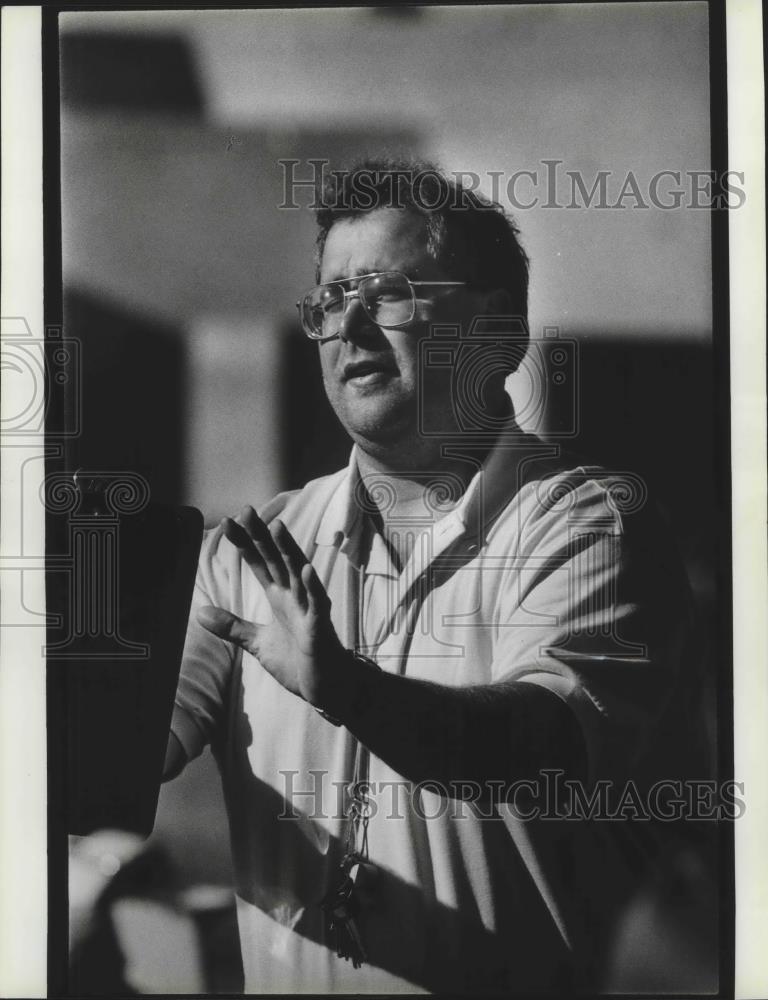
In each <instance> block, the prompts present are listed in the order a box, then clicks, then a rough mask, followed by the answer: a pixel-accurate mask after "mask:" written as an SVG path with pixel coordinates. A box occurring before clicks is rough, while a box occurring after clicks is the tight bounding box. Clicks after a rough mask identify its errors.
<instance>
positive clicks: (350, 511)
mask: <svg viewBox="0 0 768 1000" xmlns="http://www.w3.org/2000/svg"><path fill="white" fill-rule="evenodd" d="M462 451H464V453H465V454H471V449H469V448H467V447H466V445H464V443H463V442H462V441H457V443H456V447H455V449H454V452H455V454H456V455H460V454H462ZM557 451H558V450H557V447H556V446H555V445H548V444H546V443H545V442H543V441H541V440H540V439H539V438H537V437H535V436H534V435H533V434H527V433H525V432H524V431H522V430H521V428H520V427H519V426H518V425H517V423H516V421H515V418H514V416H511V417H510V418H509V420H508V421H507V422H506V423H505V424H504V426H503V428H502V430H501V432H500V434H499V436H498V438H497V440H496V442H495V444H494V446H493V447H492V448H491V450H490V451H489V452H488V454H487V455H486V456H485V459H484V461H483V462H482V465H481V466H480V468H479V469H478V470H477V472H476V473H475V475H474V476H473V477H472V479H471V480H470V482H469V485H468V486H467V489H466V490H465V491H464V494H463V496H462V498H461V500H460V501H459V503H458V504H457V505H456V507H454V508H453V510H452V511H449V513H448V514H446V515H445V517H444V518H441V520H440V521H439V522H438V524H440V525H441V526H442V532H444V533H445V534H446V535H448V536H450V538H451V539H452V540H453V539H456V538H459V537H461V536H462V535H464V534H467V535H469V536H470V537H473V538H474V537H479V536H482V535H483V534H484V533H486V532H487V529H488V528H489V526H490V524H491V523H492V522H493V521H494V520H495V519H496V517H497V516H498V515H499V514H500V513H501V511H502V510H503V509H504V507H505V506H506V505H507V504H508V503H509V501H510V500H511V499H512V497H513V496H514V495H515V494H516V493H517V492H518V490H519V489H520V488H521V486H522V485H523V484H524V482H525V481H526V480H527V479H528V478H530V474H531V471H530V470H531V469H532V467H533V463H532V461H531V460H532V459H536V460H537V462H536V465H537V466H538V467H539V468H540V464H539V463H540V462H541V460H542V459H544V460H546V459H548V458H551V457H555V455H556V454H557ZM357 455H358V446H357V445H354V446H353V448H352V452H351V455H350V458H349V463H348V465H347V468H346V470H345V472H344V475H343V477H342V478H341V480H340V482H339V484H338V485H337V487H336V489H335V490H334V492H333V494H332V496H331V498H330V501H329V502H328V505H327V507H326V508H325V511H324V512H323V515H322V517H321V520H320V524H319V526H318V530H317V534H316V542H317V544H318V545H338V546H339V547H340V548H341V549H342V550H348V549H349V548H350V546H351V543H352V542H353V541H354V540H359V536H360V530H361V528H362V511H361V509H360V505H359V503H358V502H357V498H356V492H357V489H358V486H359V483H360V470H359V468H358V464H357Z"/></svg>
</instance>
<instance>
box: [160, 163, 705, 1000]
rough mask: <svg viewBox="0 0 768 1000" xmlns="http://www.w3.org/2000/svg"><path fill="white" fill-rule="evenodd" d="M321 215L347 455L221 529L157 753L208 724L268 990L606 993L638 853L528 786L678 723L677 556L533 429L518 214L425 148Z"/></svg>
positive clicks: (175, 764) (636, 747) (252, 951)
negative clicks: (600, 980)
mask: <svg viewBox="0 0 768 1000" xmlns="http://www.w3.org/2000/svg"><path fill="white" fill-rule="evenodd" d="M417 177H418V183H416V181H415V178H417ZM363 182H364V183H363ZM361 192H363V194H366V192H367V196H365V197H364V196H363V195H361ZM446 195H448V197H445V196H446ZM322 204H323V207H321V208H320V210H319V211H318V222H319V226H320V233H319V237H318V258H317V275H316V281H317V287H316V288H314V289H313V290H312V291H311V292H309V293H308V294H307V295H306V296H305V297H304V298H303V299H302V301H301V303H300V311H301V317H302V324H303V327H304V330H305V332H306V333H307V334H308V336H310V337H312V338H313V339H315V340H317V341H318V345H319V356H320V364H321V367H322V373H323V379H324V384H325V388H326V392H327V395H328V398H329V400H330V402H331V405H332V406H333V408H334V410H335V412H336V414H337V416H338V418H339V420H340V421H341V423H342V424H343V426H344V427H345V429H346V430H347V432H348V433H349V435H350V437H351V438H352V439H353V441H354V448H353V451H352V456H351V460H350V463H349V467H348V468H347V469H344V470H342V471H340V472H338V473H336V474H335V475H331V476H327V477H324V478H322V479H319V480H315V481H313V482H311V483H308V484H307V486H306V487H305V488H304V489H303V490H300V491H296V492H294V493H289V494H282V495H280V496H278V497H277V498H276V499H275V500H274V501H273V502H272V503H270V504H269V505H268V506H267V508H266V509H265V510H263V511H262V512H261V516H258V515H257V514H256V513H255V512H254V511H253V509H252V508H250V507H246V508H244V510H243V511H242V512H241V515H240V517H239V518H238V519H237V520H232V519H229V518H227V519H225V520H224V521H223V522H222V525H221V526H220V527H219V528H218V529H216V530H215V531H213V532H211V533H209V536H208V538H207V540H206V542H205V545H204V550H203V554H202V557H201V560H200V569H199V573H198V581H197V586H196V592H195V598H194V604H193V611H192V615H191V620H190V625H189V631H188V636H187V643H186V648H185V656H184V663H183V667H182V673H181V678H180V681H179V688H178V694H177V700H176V708H175V713H174V719H173V724H172V736H171V740H170V744H169V752H168V760H167V767H166V770H167V774H168V775H169V776H170V775H172V774H174V773H177V772H178V770H180V768H181V767H182V766H183V764H184V763H185V762H186V760H188V759H191V758H193V757H194V756H196V755H197V754H198V753H200V751H201V750H202V748H203V746H204V744H205V743H207V742H210V744H211V746H212V749H213V752H214V754H215V756H216V759H217V761H218V764H219V767H220V770H221V774H222V782H223V788H224V794H225V799H226V803H227V809H228V813H229V821H230V829H231V837H232V852H233V862H234V867H235V871H236V883H237V884H236V891H237V905H238V919H239V925H240V936H241V945H242V952H243V963H244V968H245V976H246V990H247V991H249V992H251V991H252V992H306V991H313V992H336V991H340V992H359V993H367V992H385V993H390V992H414V991H439V992H443V991H446V992H477V991H502V992H518V991H519V992H521V993H530V992H532V991H539V990H544V991H552V990H568V989H572V988H575V987H577V986H580V985H584V984H585V983H586V984H588V985H594V979H595V976H596V975H598V973H597V972H596V968H595V967H596V966H599V958H600V948H601V942H602V941H603V938H604V934H603V930H604V928H603V926H602V925H603V924H604V923H605V921H606V920H610V917H611V914H612V912H613V910H612V909H611V899H609V898H608V897H609V896H611V894H612V893H613V895H614V896H615V897H616V898H618V896H619V892H618V890H619V889H620V888H621V887H622V886H623V884H624V882H629V881H631V876H632V872H631V870H629V869H628V866H627V865H626V864H622V855H621V854H620V852H619V850H618V848H617V844H616V843H615V840H616V838H615V837H613V835H612V834H611V836H608V833H606V831H605V830H604V829H603V830H595V829H594V824H588V823H585V822H572V821H571V822H567V821H565V820H556V819H554V820H553V818H552V816H553V815H557V810H558V808H560V807H561V806H563V803H564V800H563V794H562V790H563V787H564V786H562V785H560V786H557V787H556V788H555V789H554V791H553V790H552V788H551V787H550V785H549V784H548V785H547V796H548V801H547V803H546V805H545V806H544V811H546V810H548V811H549V815H548V816H547V817H544V818H541V817H542V815H543V813H542V803H541V800H540V797H539V798H537V795H538V796H540V792H541V780H542V776H543V777H544V779H545V780H546V781H547V782H548V781H549V779H550V778H552V777H553V776H555V775H556V776H558V777H559V778H561V779H562V780H563V781H565V780H566V779H568V780H572V781H582V782H583V781H592V780H594V779H595V778H597V777H601V778H604V777H606V776H608V777H621V776H624V777H626V776H627V775H637V774H639V773H640V768H641V762H642V761H643V759H644V758H647V757H648V749H649V747H650V746H651V745H652V744H657V745H659V744H660V743H661V742H663V741H662V739H661V737H662V734H663V733H664V732H665V722H664V720H665V719H667V718H669V716H670V712H671V711H672V707H671V706H673V705H674V704H675V692H676V690H678V689H679V687H680V686H681V684H683V683H687V681H685V679H684V675H683V673H682V668H681V664H682V663H683V659H682V654H681V650H682V647H683V646H684V644H685V640H686V634H685V629H686V595H685V583H684V580H683V577H682V573H681V571H680V567H679V565H677V563H676V561H675V559H674V557H673V556H671V555H670V553H669V551H668V550H667V548H666V546H665V544H664V542H663V540H662V538H661V535H660V533H659V531H658V529H657V528H656V527H655V526H654V527H652V528H651V529H650V530H643V531H642V532H641V531H640V530H638V537H640V535H641V533H642V539H641V541H640V542H638V543H637V544H636V543H635V542H634V541H633V537H632V531H631V530H630V527H629V525H630V524H631V523H632V522H633V519H634V520H639V519H641V518H644V517H645V516H646V513H647V511H646V510H640V511H639V513H638V515H637V516H635V515H634V514H633V513H632V510H633V506H634V507H635V508H643V506H644V505H643V497H642V496H637V495H636V496H634V497H631V496H630V497H629V498H628V494H627V489H626V485H627V484H626V481H622V480H621V478H620V477H617V476H611V475H610V474H608V473H605V472H602V471H600V470H597V469H594V468H590V467H585V466H583V465H580V464H579V463H578V462H576V461H574V460H570V461H569V460H568V459H565V458H563V457H562V456H560V455H559V453H558V452H559V449H558V448H557V447H554V446H552V445H547V444H544V443H542V442H541V441H539V440H538V439H536V438H533V437H532V436H530V435H526V434H523V433H522V432H521V431H520V430H519V428H518V427H517V425H516V424H515V420H514V415H513V413H512V410H511V405H510V402H509V398H508V397H507V395H506V393H505V390H504V384H505V380H506V378H507V376H508V375H509V373H510V371H512V370H513V369H514V368H515V367H516V366H517V364H519V363H520V359H521V357H522V355H523V354H524V351H525V346H526V336H527V326H526V323H527V318H526V302H527V280H528V269H527V259H526V256H525V254H524V252H523V250H522V248H521V247H520V244H519V242H518V239H517V231H516V229H515V227H514V226H513V225H512V224H511V223H510V222H509V221H508V220H507V219H506V218H505V216H504V214H503V212H502V211H501V210H500V209H499V208H498V207H497V206H494V205H491V204H489V203H487V202H485V201H484V200H483V199H481V198H479V197H478V196H477V195H475V194H473V193H471V192H469V191H467V190H464V189H462V188H461V187H459V186H457V185H456V184H454V183H452V182H449V181H447V180H446V179H445V178H442V177H440V176H439V175H437V174H436V173H435V172H434V171H433V170H432V168H429V167H428V166H426V165H418V164H407V163H394V164H393V163H368V164H364V165H362V166H361V167H359V168H356V169H355V170H353V171H351V172H350V173H348V174H345V175H335V177H334V183H333V185H332V186H329V188H328V189H327V190H326V191H325V192H324V196H323V202H322ZM500 320H501V322H500ZM430 344H432V345H437V347H438V348H439V349H440V350H442V353H440V351H438V355H437V360H435V356H434V354H432V355H428V353H427V352H426V351H425V347H427V346H429V345H430ZM429 358H431V359H432V360H431V361H430V360H429ZM446 366H447V368H446ZM446 373H447V375H448V377H446ZM472 401H474V408H472V407H471V406H470V403H471V402H472ZM468 408H469V409H470V410H471V412H472V413H475V414H477V411H478V409H479V410H480V411H481V416H482V418H483V419H480V420H476V421H475V422H474V423H473V422H471V421H470V423H469V425H468V423H467V419H466V413H467V412H468ZM630 492H631V491H630ZM645 506H646V507H647V505H645ZM649 542H650V543H649ZM674 725H676V726H679V725H680V722H679V717H675V721H674ZM678 735H679V736H682V737H684V734H680V733H678ZM670 764H671V762H670ZM550 792H551V794H550ZM537 817H539V818H537ZM596 862H599V863H600V864H602V865H603V866H604V872H606V873H607V874H605V875H604V877H603V878H602V879H601V878H599V877H597V875H596V872H597V870H598V869H597V867H596ZM630 867H631V866H630ZM614 890H616V891H615V892H614ZM321 904H324V905H321ZM337 952H338V954H337ZM345 958H347V959H349V960H347V961H345V960H344V959H345ZM590 977H591V978H590Z"/></svg>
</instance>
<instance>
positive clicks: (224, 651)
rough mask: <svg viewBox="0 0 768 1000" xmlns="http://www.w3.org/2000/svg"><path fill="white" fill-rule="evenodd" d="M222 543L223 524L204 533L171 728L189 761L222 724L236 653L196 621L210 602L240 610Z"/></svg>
mask: <svg viewBox="0 0 768 1000" xmlns="http://www.w3.org/2000/svg"><path fill="white" fill-rule="evenodd" d="M223 542H224V537H223V532H222V530H221V528H216V529H213V530H210V531H207V532H206V533H205V537H204V539H203V545H202V548H201V552H200V560H199V563H198V569H197V577H196V579H195V588H194V591H193V595H192V605H191V609H190V614H189V623H188V625H187V634H186V639H185V641H184V653H183V656H182V662H181V670H180V673H179V681H178V686H177V689H176V700H175V704H174V710H173V717H172V720H171V731H172V732H173V734H174V735H175V736H176V738H177V739H178V740H179V742H180V743H181V745H182V747H183V748H184V752H185V754H186V756H187V759H188V760H192V759H194V758H195V757H197V756H198V755H199V754H200V753H201V752H202V750H203V748H204V746H205V745H206V744H207V743H210V742H211V741H212V740H214V739H215V737H216V733H217V730H218V729H219V727H220V726H221V725H222V722H223V715H224V711H225V698H226V692H227V688H228V683H229V678H230V675H231V672H232V667H233V664H234V660H235V657H236V655H238V653H237V651H236V649H235V647H233V646H231V644H230V643H227V642H224V640H223V639H219V638H218V636H215V635H213V634H212V633H211V632H209V631H208V630H207V629H205V628H203V626H202V625H200V624H199V623H198V621H197V612H198V611H199V610H200V608H202V607H205V606H206V605H213V606H215V607H225V608H228V609H230V610H232V611H235V613H237V609H236V608H234V607H232V596H231V590H232V567H230V566H229V565H228V563H229V562H230V561H231V560H227V559H226V554H225V553H222V552H220V551H219V550H220V548H222V545H223Z"/></svg>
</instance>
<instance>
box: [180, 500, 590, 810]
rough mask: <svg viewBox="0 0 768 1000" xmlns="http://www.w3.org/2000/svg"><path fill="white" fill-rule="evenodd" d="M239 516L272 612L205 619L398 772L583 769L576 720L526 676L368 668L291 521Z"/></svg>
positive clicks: (513, 774)
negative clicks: (435, 679)
mask: <svg viewBox="0 0 768 1000" xmlns="http://www.w3.org/2000/svg"><path fill="white" fill-rule="evenodd" d="M241 521H242V523H239V522H237V521H233V520H231V519H229V518H227V519H225V521H224V522H223V527H224V532H225V534H226V537H227V538H228V539H229V541H230V542H231V543H232V544H233V545H235V546H236V547H237V548H238V550H239V551H240V554H241V556H242V558H243V559H244V561H245V562H246V563H247V564H248V566H249V567H250V568H251V571H252V572H253V573H254V575H255V576H256V578H257V580H258V581H259V583H260V584H261V586H262V587H263V588H264V591H265V594H266V596H267V599H268V600H269V603H270V606H271V609H272V612H273V620H272V621H271V622H270V623H269V624H267V625H257V624H254V623H253V622H248V621H245V620H244V619H242V618H238V617H237V616H235V615H233V614H231V613H230V612H229V611H227V610H225V609H223V608H212V607H211V608H204V609H203V610H202V611H201V612H200V613H199V616H198V619H199V621H200V623H201V624H202V625H203V626H205V628H207V629H209V630H210V631H211V632H213V633H214V634H215V635H217V636H219V637H220V638H222V639H225V640H227V641H229V642H232V643H235V644H236V645H238V646H240V647H242V648H243V649H245V650H246V651H248V652H249V653H251V654H253V655H254V656H255V657H257V658H258V660H259V661H260V663H261V664H262V666H263V667H264V668H265V669H266V670H268V671H269V672H270V674H272V676H273V677H274V678H275V679H276V680H277V681H278V682H279V683H280V684H282V685H283V687H285V688H286V689H287V690H289V691H291V692H292V693H293V694H295V695H296V696H297V697H300V698H303V699H304V700H306V701H308V702H309V703H310V704H311V705H313V706H315V707H316V708H319V709H322V710H324V711H325V712H327V713H328V714H329V715H331V716H333V717H334V718H336V719H338V720H339V721H340V722H342V723H343V724H344V725H346V726H347V728H348V729H349V730H350V731H351V732H352V733H354V735H355V736H357V737H358V739H359V740H360V741H361V742H362V743H363V744H364V745H365V746H367V747H368V749H369V750H370V751H371V752H372V753H374V754H375V755H376V756H377V757H379V758H381V759H382V760H384V761H385V762H386V763H387V764H389V765H390V766H391V767H392V768H393V769H394V770H396V771H397V772H398V773H400V774H402V775H403V776H404V777H406V778H408V779H410V780H414V781H421V780H427V779H429V780H432V781H435V782H439V783H440V784H441V785H443V786H444V787H446V788H447V789H448V790H450V788H451V786H452V785H456V786H457V787H458V785H459V783H466V782H472V783H474V784H478V783H479V784H480V785H482V784H484V783H488V782H501V783H510V782H513V781H516V780H519V779H522V778H531V777H533V776H535V774H536V772H538V771H539V770H541V769H542V768H559V769H562V770H563V771H565V772H566V773H567V775H568V776H569V777H574V778H578V777H580V776H582V775H583V773H584V771H585V769H586V768H585V764H586V762H585V747H584V742H583V738H582V735H581V732H580V729H579V725H578V723H577V721H576V718H575V716H574V715H573V713H572V711H571V709H570V708H569V707H568V706H567V705H566V704H565V702H564V701H562V699H561V698H559V697H558V696H557V695H555V694H553V693H552V692H551V691H548V690H546V689H544V688H541V687H539V686H537V685H532V684H525V683H519V682H504V681H502V682H499V683H496V684H487V685H481V686H471V687H448V686H444V685H439V684H433V683H430V682H426V681H421V680H415V679H413V678H409V677H402V676H395V675H392V674H387V673H384V672H381V671H378V670H376V669H374V668H373V667H369V666H368V665H366V664H365V663H364V662H361V661H360V660H357V659H355V658H354V656H353V654H352V653H351V652H350V651H349V650H346V649H344V647H343V646H342V644H341V642H340V640H339V638H338V636H337V635H336V632H335V631H334V628H333V625H332V624H331V617H330V602H329V599H328V596H327V594H326V593H325V590H324V588H323V587H322V584H321V583H320V581H319V579H318V578H317V575H316V573H315V571H314V569H313V567H312V566H311V565H310V564H309V563H308V562H307V559H306V557H305V556H304V554H303V552H302V551H301V550H300V548H299V547H298V545H297V544H296V542H295V541H294V539H293V538H292V536H291V535H290V533H289V532H288V530H287V528H286V527H285V525H284V524H283V523H282V522H280V521H275V522H273V524H272V525H271V527H270V528H267V526H266V525H265V524H264V523H263V522H262V521H261V520H260V519H259V518H258V517H257V516H256V514H255V512H254V511H253V510H252V509H251V508H245V510H244V511H243V515H242V517H241ZM491 787H492V786H491Z"/></svg>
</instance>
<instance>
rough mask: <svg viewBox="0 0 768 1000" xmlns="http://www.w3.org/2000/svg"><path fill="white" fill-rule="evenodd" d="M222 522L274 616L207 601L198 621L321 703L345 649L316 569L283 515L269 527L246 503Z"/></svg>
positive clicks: (307, 697) (312, 701)
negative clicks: (256, 617) (261, 618)
mask: <svg viewBox="0 0 768 1000" xmlns="http://www.w3.org/2000/svg"><path fill="white" fill-rule="evenodd" d="M222 526H223V529H224V534H225V535H226V537H227V538H228V539H229V541H230V542H231V543H232V544H233V545H234V546H235V547H236V548H237V549H238V551H239V552H240V554H241V556H242V558H243V560H244V561H245V562H246V563H247V564H248V566H249V567H250V569H251V571H252V572H253V574H254V576H255V577H256V579H257V580H258V581H259V583H260V584H261V586H262V587H263V588H264V593H265V595H266V597H267V600H268V601H269V605H270V608H271V609H272V615H273V617H272V621H271V622H269V623H268V624H265V625H257V624H255V623H254V622H249V621H246V620H245V619H243V618H238V617H237V615H233V614H232V613H231V612H230V611H227V610H225V609H224V608H213V607H208V608H202V609H201V610H200V612H199V613H198V620H199V622H200V624H201V625H203V626H204V627H205V628H207V629H208V630H209V631H211V632H213V633H214V634H215V635H218V636H219V637H220V638H222V639H225V640H227V641H228V642H233V643H235V644H236V645H238V646H240V647H241V648H242V649H245V650H247V651H248V652H249V653H252V654H253V655H254V656H255V657H257V658H258V660H259V662H260V663H261V664H262V666H263V667H264V668H265V669H266V670H268V671H269V673H270V674H272V676H273V677H274V678H275V680H277V681H279V683H280V684H282V685H283V687H284V688H286V689H287V690H288V691H291V692H292V693H293V694H296V695H299V696H300V697H301V698H304V699H305V700H306V701H308V702H310V704H313V705H318V704H321V703H322V701H323V692H324V689H327V688H328V687H329V686H330V685H331V684H332V682H333V673H334V665H335V664H336V663H339V662H340V659H341V657H342V656H343V654H344V649H343V647H342V645H341V642H340V641H339V638H338V636H337V635H336V632H335V630H334V628H333V625H332V624H331V616H330V600H329V599H328V595H327V594H326V592H325V589H324V587H323V585H322V584H321V583H320V580H319V579H318V577H317V574H316V573H315V571H314V569H313V567H312V566H311V565H310V563H309V562H307V558H306V556H305V555H304V553H303V552H302V551H301V549H300V548H299V546H298V545H297V544H296V541H295V540H294V538H293V536H292V535H291V534H290V532H289V531H288V529H287V528H286V527H285V525H284V524H283V523H282V521H279V520H275V521H273V522H272V525H271V526H270V527H269V528H268V527H267V525H266V524H265V523H264V522H263V521H262V520H261V519H260V518H259V517H258V516H257V514H256V512H255V511H254V510H253V508H252V507H245V508H244V509H243V511H242V514H241V516H240V520H239V521H234V520H232V519H231V518H225V519H224V520H223V521H222Z"/></svg>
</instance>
